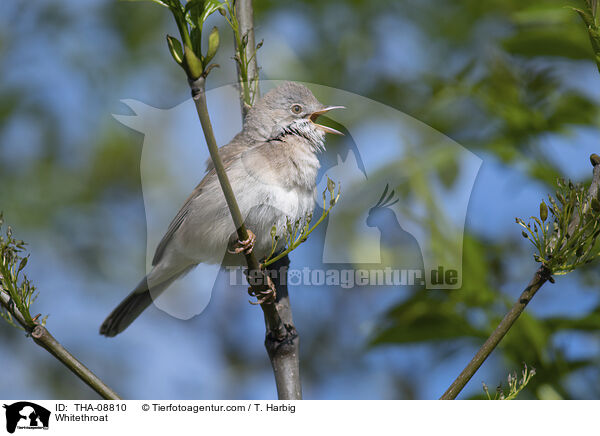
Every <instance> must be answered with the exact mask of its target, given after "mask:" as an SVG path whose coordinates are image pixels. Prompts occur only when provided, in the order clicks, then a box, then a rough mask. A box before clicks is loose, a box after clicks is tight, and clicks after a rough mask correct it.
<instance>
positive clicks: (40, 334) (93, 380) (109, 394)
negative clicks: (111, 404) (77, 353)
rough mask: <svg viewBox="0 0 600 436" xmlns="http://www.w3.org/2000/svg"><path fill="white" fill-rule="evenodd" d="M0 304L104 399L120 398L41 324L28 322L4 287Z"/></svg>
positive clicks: (35, 340) (0, 292)
mask: <svg viewBox="0 0 600 436" xmlns="http://www.w3.org/2000/svg"><path fill="white" fill-rule="evenodd" d="M0 304H1V305H2V306H3V307H4V308H5V309H6V310H7V311H8V312H9V313H10V314H11V316H12V318H13V319H15V320H16V321H17V322H18V323H19V324H20V325H21V327H23V329H24V330H25V331H26V332H27V333H28V334H30V335H31V337H32V338H33V341H34V342H35V343H36V344H38V345H39V346H40V347H42V348H45V349H46V350H47V351H48V352H49V353H50V354H52V355H53V356H54V357H56V358H57V359H58V360H59V361H60V362H61V363H62V364H63V365H65V366H66V367H67V368H69V370H71V372H73V374H75V375H76V376H77V377H79V378H80V379H81V380H82V381H83V382H84V383H85V384H87V385H88V386H89V387H90V388H92V389H93V390H95V391H96V392H97V393H98V394H99V395H100V396H101V397H102V398H104V399H105V400H120V399H121V398H120V397H119V396H118V395H117V394H116V392H115V391H113V390H112V389H111V388H109V387H108V386H107V385H106V384H105V383H104V382H103V381H102V380H100V379H99V378H98V377H97V376H96V374H94V373H93V372H92V371H90V370H89V369H88V368H87V367H86V366H85V365H84V364H83V363H81V362H80V361H79V360H77V359H76V358H75V357H74V356H73V355H72V354H71V353H69V351H67V349H66V348H65V347H63V346H62V345H61V344H60V342H58V341H57V340H56V339H55V338H54V336H52V335H51V334H50V332H49V331H48V330H47V329H46V327H44V326H43V325H41V324H37V323H35V324H34V325H31V324H30V323H28V322H27V321H26V320H25V318H24V317H23V315H22V314H21V312H19V311H18V310H16V309H15V306H14V304H12V303H11V299H10V296H9V295H8V293H7V292H6V291H4V289H0Z"/></svg>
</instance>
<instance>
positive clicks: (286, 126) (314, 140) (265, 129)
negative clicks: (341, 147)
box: [244, 82, 343, 151]
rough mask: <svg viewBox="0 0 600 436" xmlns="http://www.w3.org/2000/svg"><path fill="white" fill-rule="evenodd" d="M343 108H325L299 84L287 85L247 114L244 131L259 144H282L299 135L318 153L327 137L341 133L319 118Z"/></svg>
mask: <svg viewBox="0 0 600 436" xmlns="http://www.w3.org/2000/svg"><path fill="white" fill-rule="evenodd" d="M339 108H343V106H325V105H323V104H321V103H320V102H319V101H318V100H317V99H316V98H315V96H314V95H313V94H312V92H310V90H309V89H308V88H307V87H306V86H304V85H300V84H299V83H294V82H285V83H283V84H282V85H280V86H278V87H277V88H274V89H272V90H271V91H269V92H268V93H267V94H265V95H264V96H263V97H262V98H261V99H260V100H259V101H258V102H257V103H256V104H255V105H254V106H253V107H252V108H251V109H250V111H249V112H248V115H247V116H246V119H245V121H244V130H246V132H247V133H248V134H249V135H250V136H252V137H253V138H254V139H256V140H261V141H269V140H280V139H283V138H284V137H285V136H286V135H297V136H299V137H302V138H304V139H306V140H308V142H309V143H310V144H311V146H312V147H313V149H314V150H315V151H319V150H322V149H323V142H324V139H325V133H333V134H336V135H342V133H341V132H339V131H337V130H335V129H333V128H331V127H327V126H323V125H321V124H317V122H316V120H317V118H318V117H319V115H322V114H324V113H327V112H329V111H330V110H332V109H339Z"/></svg>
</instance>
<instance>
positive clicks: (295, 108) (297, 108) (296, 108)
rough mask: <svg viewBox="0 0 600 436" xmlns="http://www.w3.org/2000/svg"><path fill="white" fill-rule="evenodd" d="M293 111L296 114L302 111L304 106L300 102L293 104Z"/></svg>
mask: <svg viewBox="0 0 600 436" xmlns="http://www.w3.org/2000/svg"><path fill="white" fill-rule="evenodd" d="M292 112H293V113H295V114H299V113H300V112H302V106H300V105H299V104H295V105H293V106H292Z"/></svg>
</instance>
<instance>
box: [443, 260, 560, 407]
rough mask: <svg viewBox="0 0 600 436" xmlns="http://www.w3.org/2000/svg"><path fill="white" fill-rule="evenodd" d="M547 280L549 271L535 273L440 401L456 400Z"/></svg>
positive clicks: (541, 268)
mask: <svg viewBox="0 0 600 436" xmlns="http://www.w3.org/2000/svg"><path fill="white" fill-rule="evenodd" d="M549 278H550V275H549V271H547V270H546V269H545V268H544V267H543V266H542V267H540V269H538V270H537V271H536V273H535V274H534V275H533V278H532V279H531V282H529V285H527V287H526V288H525V290H524V291H523V293H522V294H521V296H520V297H519V299H518V300H517V302H516V303H515V304H514V306H513V307H512V309H510V311H509V312H508V313H507V314H506V316H505V317H504V318H503V319H502V321H500V324H498V327H496V330H494V332H493V333H492V334H491V336H490V337H489V338H488V339H487V341H485V343H484V344H483V345H482V346H481V348H480V349H479V351H478V352H477V354H475V357H473V359H471V361H470V362H469V364H468V365H467V366H466V367H465V369H463V370H462V372H461V373H460V375H459V376H458V377H457V378H456V380H454V382H452V384H451V385H450V387H449V388H448V390H447V391H446V392H444V395H442V396H441V397H440V400H454V399H455V398H456V396H457V395H458V394H459V393H460V391H462V389H463V388H464V387H465V385H466V384H467V383H468V381H469V380H471V378H472V377H473V375H475V373H476V372H477V370H478V369H479V367H480V366H481V365H482V364H483V362H484V361H485V359H487V358H488V356H489V355H490V354H491V353H492V351H494V349H495V348H496V346H497V345H498V344H499V343H500V341H501V340H502V338H504V336H505V335H506V333H508V331H509V330H510V328H511V327H512V325H513V324H514V323H515V321H516V320H517V318H519V315H521V313H522V312H523V310H525V307H526V306H527V304H528V303H529V302H530V301H531V299H532V298H533V296H534V295H535V293H536V292H537V291H538V290H539V289H540V288H541V287H542V285H543V284H544V283H546V281H547V280H548V279H549Z"/></svg>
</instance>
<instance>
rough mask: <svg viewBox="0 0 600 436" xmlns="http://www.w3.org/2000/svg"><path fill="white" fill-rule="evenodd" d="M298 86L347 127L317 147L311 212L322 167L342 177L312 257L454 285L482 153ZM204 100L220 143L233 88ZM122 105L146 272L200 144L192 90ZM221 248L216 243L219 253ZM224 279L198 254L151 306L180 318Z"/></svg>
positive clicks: (332, 93)
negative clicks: (132, 138) (138, 191)
mask: <svg viewBox="0 0 600 436" xmlns="http://www.w3.org/2000/svg"><path fill="white" fill-rule="evenodd" d="M278 84H279V82H277V81H262V82H261V83H260V87H261V89H262V90H263V91H266V90H268V89H270V88H272V87H274V86H277V85H278ZM307 86H308V88H310V89H311V90H312V91H313V93H314V94H315V95H316V96H317V98H318V99H319V100H321V101H323V102H326V103H333V104H339V105H343V106H345V107H346V108H347V109H346V110H344V111H332V112H331V113H328V114H327V117H329V118H330V119H332V120H334V121H335V122H337V123H339V124H340V125H341V126H343V128H344V129H345V133H346V135H345V136H344V137H338V136H329V137H327V139H326V143H325V147H326V150H325V151H324V152H323V153H322V154H320V155H319V160H320V161H321V164H322V168H321V171H320V173H319V176H318V177H317V179H318V185H317V192H316V197H315V201H316V205H317V206H316V208H315V211H314V214H313V216H314V217H318V216H319V214H320V212H321V211H320V207H321V206H322V196H321V193H322V192H323V190H324V188H325V184H326V177H325V176H326V175H327V176H328V177H329V178H331V179H332V180H333V181H334V182H341V197H340V200H339V202H338V204H336V206H335V207H334V208H333V209H332V211H331V213H330V215H329V217H328V219H327V221H326V222H324V223H323V224H322V230H319V231H320V232H322V233H321V239H320V240H319V238H318V237H315V238H312V237H311V238H310V239H309V241H308V242H307V243H306V246H309V245H311V244H312V246H311V250H312V251H311V253H312V254H311V255H310V258H311V259H314V251H317V252H319V250H322V251H321V253H322V257H321V260H322V264H323V265H324V268H326V267H329V266H332V265H333V266H335V265H337V266H339V267H340V268H341V267H342V266H343V267H344V268H346V269H347V268H349V267H350V268H352V267H355V268H356V267H357V266H358V265H371V266H373V267H378V266H381V265H384V266H389V267H391V268H403V267H407V266H408V267H411V268H417V267H418V268H420V269H422V271H423V274H422V278H423V284H424V286H425V287H426V288H428V289H458V288H460V287H461V274H460V272H461V271H462V240H463V228H464V224H465V218H466V211H467V206H468V202H469V198H470V195H471V190H472V187H473V184H474V182H475V178H476V176H477V173H478V171H479V168H480V165H481V159H479V158H478V157H477V156H475V155H474V154H473V153H471V152H469V151H468V150H467V149H465V148H463V147H462V146H460V145H459V144H457V143H456V142H454V141H452V140H451V139H449V138H447V137H445V136H444V135H442V134H441V133H439V132H437V131H435V130H434V129H432V128H430V127H428V126H426V125H425V124H423V123H421V122H419V121H417V120H415V119H414V118H412V117H410V116H408V115H406V114H403V113H402V112H399V111H397V110H395V109H393V108H390V107H388V106H385V105H382V104H380V103H377V102H375V101H372V100H369V99H367V98H365V97H362V96H358V95H355V94H352V93H350V92H346V91H343V90H339V89H333V88H329V87H325V86H320V85H312V84H307ZM207 101H208V103H209V110H210V112H211V119H212V121H213V130H214V132H215V135H216V139H217V142H218V144H219V145H224V144H226V143H228V142H229V141H230V140H231V139H232V138H233V137H234V136H235V135H236V134H237V133H238V132H239V131H240V130H241V129H242V119H241V115H240V111H239V97H238V91H237V89H236V88H235V86H233V85H231V86H224V87H221V88H216V89H212V90H210V91H208V92H207ZM123 103H125V104H126V105H127V106H129V108H131V110H132V111H133V112H134V115H115V116H114V117H115V118H116V119H117V120H118V121H120V122H121V123H123V124H125V125H126V126H129V127H131V128H132V129H135V130H137V131H139V132H141V133H143V134H144V146H143V150H142V159H141V165H140V169H141V179H142V188H143V196H144V203H145V209H146V224H147V230H148V238H147V241H148V245H147V251H146V254H147V255H146V258H147V259H148V260H147V266H148V270H149V268H150V263H151V262H150V261H151V259H152V257H153V255H154V250H155V249H156V246H157V245H158V242H159V241H160V239H161V237H162V235H163V234H164V233H165V231H166V229H167V227H168V225H169V222H170V221H171V219H172V218H173V216H175V214H176V212H177V210H179V208H180V207H181V205H182V204H183V202H184V201H185V199H186V197H187V196H188V195H189V193H190V192H191V191H192V190H193V188H194V187H195V186H196V185H197V183H198V182H199V181H200V180H201V179H202V177H203V175H204V170H205V168H206V161H207V159H208V157H209V154H208V150H207V148H206V144H205V141H204V135H203V133H202V130H201V127H200V123H199V122H198V119H197V114H196V110H195V108H194V105H193V102H192V100H191V99H190V100H187V101H185V102H183V103H182V104H180V105H178V106H176V107H174V108H172V109H168V110H161V109H156V108H153V107H151V106H148V105H145V104H143V103H140V102H137V101H132V100H124V101H123ZM336 127H337V126H336ZM446 163H452V169H453V170H455V173H456V174H455V177H453V178H452V180H451V181H450V182H448V180H447V178H445V179H443V180H442V178H441V177H440V176H439V173H440V172H441V171H443V170H444V165H446ZM251 176H253V175H251ZM238 201H239V199H238ZM256 206H261V205H256ZM252 230H256V229H252ZM255 233H256V232H255ZM315 234H318V232H316V233H315ZM318 245H320V246H318ZM303 247H304V246H303ZM226 249H227V247H226V246H223V247H222V250H223V253H225V252H226ZM304 252H306V251H305V249H304V248H303V249H302V250H298V251H295V252H293V253H292V254H291V257H292V261H293V262H294V264H296V263H297V264H299V265H300V266H301V264H302V263H303V262H304V261H306V259H303V258H302V256H306V254H302V253H304ZM406 252H410V253H412V254H411V256H408V258H407V256H406V255H405V254H406ZM407 259H408V260H407ZM440 267H441V268H442V269H444V270H446V271H447V270H451V271H454V272H456V280H454V281H452V282H451V283H449V282H440V281H439V280H437V279H436V274H435V272H436V271H439V269H440ZM226 278H227V274H226V273H223V272H221V270H220V265H207V264H200V265H199V266H198V267H196V268H195V269H192V270H191V271H190V272H189V273H188V274H187V275H186V276H185V277H183V278H182V279H179V280H177V281H176V282H175V283H174V284H173V285H171V287H170V288H169V291H168V292H166V293H164V294H163V295H162V296H160V297H159V298H157V299H156V300H155V305H156V306H157V307H159V308H160V309H162V310H164V311H166V312H167V313H169V314H171V315H173V316H176V317H178V318H181V319H188V318H190V317H192V316H194V315H196V314H199V313H201V312H202V311H203V310H204V308H205V307H206V306H207V305H208V302H209V301H210V296H211V292H212V289H213V287H215V288H220V287H223V286H226V285H227V283H226ZM216 282H218V285H217V286H215V283H216Z"/></svg>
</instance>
